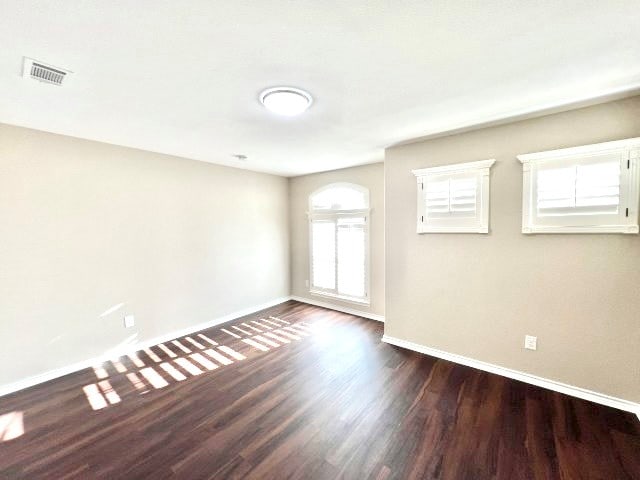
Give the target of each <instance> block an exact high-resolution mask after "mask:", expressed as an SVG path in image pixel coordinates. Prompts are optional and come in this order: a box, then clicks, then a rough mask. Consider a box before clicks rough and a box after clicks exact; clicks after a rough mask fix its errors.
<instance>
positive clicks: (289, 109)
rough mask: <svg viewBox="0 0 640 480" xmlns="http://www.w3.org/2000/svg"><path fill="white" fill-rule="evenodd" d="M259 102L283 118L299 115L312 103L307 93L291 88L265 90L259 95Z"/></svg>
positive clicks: (311, 98)
mask: <svg viewBox="0 0 640 480" xmlns="http://www.w3.org/2000/svg"><path fill="white" fill-rule="evenodd" d="M260 102H261V103H262V104H263V105H264V106H265V107H266V108H267V110H269V111H270V112H273V113H275V114H278V115H283V116H285V117H295V116H296V115H300V114H301V113H302V112H304V111H305V110H306V109H307V108H309V107H310V106H311V104H312V103H313V97H311V95H310V94H309V93H308V92H305V91H304V90H300V89H299V88H293V87H273V88H267V89H266V90H264V91H263V92H262V93H261V94H260Z"/></svg>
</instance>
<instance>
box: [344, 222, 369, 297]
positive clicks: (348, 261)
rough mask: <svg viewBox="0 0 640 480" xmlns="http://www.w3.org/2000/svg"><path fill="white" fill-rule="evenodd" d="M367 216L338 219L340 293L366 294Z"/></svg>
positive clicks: (360, 295) (350, 294) (355, 295)
mask: <svg viewBox="0 0 640 480" xmlns="http://www.w3.org/2000/svg"><path fill="white" fill-rule="evenodd" d="M365 250H366V244H365V218H364V217H355V218H340V219H338V293H339V294H341V295H348V296H352V297H364V295H365V261H366V259H365Z"/></svg>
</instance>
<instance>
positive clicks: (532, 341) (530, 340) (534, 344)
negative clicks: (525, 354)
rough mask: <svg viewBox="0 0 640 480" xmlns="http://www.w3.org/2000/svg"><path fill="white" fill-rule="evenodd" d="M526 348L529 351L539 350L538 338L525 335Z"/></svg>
mask: <svg viewBox="0 0 640 480" xmlns="http://www.w3.org/2000/svg"><path fill="white" fill-rule="evenodd" d="M524 348H526V349H527V350H537V348H538V337H534V336H532V335H525V337H524Z"/></svg>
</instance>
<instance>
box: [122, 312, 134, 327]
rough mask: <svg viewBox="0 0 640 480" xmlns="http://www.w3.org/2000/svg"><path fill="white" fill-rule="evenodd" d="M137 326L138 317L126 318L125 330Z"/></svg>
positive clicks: (130, 316)
mask: <svg viewBox="0 0 640 480" xmlns="http://www.w3.org/2000/svg"><path fill="white" fill-rule="evenodd" d="M135 324H136V317H135V316H133V315H125V316H124V328H131V327H133V326H134V325H135Z"/></svg>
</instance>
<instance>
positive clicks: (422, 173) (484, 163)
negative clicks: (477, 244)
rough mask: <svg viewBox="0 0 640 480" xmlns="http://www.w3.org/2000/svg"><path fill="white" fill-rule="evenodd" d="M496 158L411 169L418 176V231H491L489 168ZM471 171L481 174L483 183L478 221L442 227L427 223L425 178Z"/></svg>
mask: <svg viewBox="0 0 640 480" xmlns="http://www.w3.org/2000/svg"><path fill="white" fill-rule="evenodd" d="M495 162H496V161H495V159H493V158H491V159H488V160H478V161H475V162H466V163H456V164H453V165H441V166H438V167H429V168H420V169H417V170H411V172H412V173H413V174H414V175H415V176H416V181H417V187H418V194H417V207H418V208H417V217H416V231H417V232H418V233H489V197H490V184H489V170H490V168H491V166H492V165H493V164H494V163H495ZM462 172H464V173H470V174H476V175H479V176H481V177H482V178H481V184H480V188H479V204H480V208H479V210H480V214H479V218H478V219H477V220H478V221H477V223H476V224H475V225H472V226H465V227H451V226H447V227H441V226H433V225H428V223H425V221H424V219H425V217H426V215H425V213H426V212H425V204H424V198H423V192H422V188H423V182H424V178H425V177H427V176H431V175H442V174H447V173H462Z"/></svg>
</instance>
